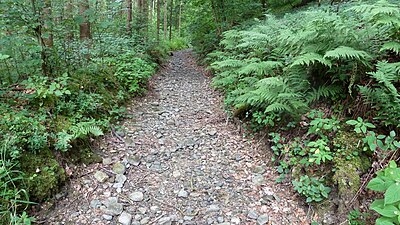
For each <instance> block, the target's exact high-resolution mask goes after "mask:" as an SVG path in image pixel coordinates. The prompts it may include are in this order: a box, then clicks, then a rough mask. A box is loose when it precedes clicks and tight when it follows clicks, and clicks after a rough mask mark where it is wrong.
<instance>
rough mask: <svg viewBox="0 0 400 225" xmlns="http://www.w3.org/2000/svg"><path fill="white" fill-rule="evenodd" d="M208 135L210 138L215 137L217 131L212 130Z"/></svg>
mask: <svg viewBox="0 0 400 225" xmlns="http://www.w3.org/2000/svg"><path fill="white" fill-rule="evenodd" d="M208 134H209V135H210V136H215V135H216V134H217V129H215V128H212V129H211V130H210V131H208Z"/></svg>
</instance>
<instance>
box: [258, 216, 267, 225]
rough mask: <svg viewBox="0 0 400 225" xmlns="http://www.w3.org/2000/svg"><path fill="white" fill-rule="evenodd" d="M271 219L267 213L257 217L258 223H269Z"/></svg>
mask: <svg viewBox="0 0 400 225" xmlns="http://www.w3.org/2000/svg"><path fill="white" fill-rule="evenodd" d="M268 221H269V216H268V215H267V214H263V215H261V216H259V217H258V218H257V225H264V224H267V223H268Z"/></svg>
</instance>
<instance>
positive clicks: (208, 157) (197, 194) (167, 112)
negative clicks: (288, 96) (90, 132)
mask: <svg viewBox="0 0 400 225" xmlns="http://www.w3.org/2000/svg"><path fill="white" fill-rule="evenodd" d="M127 108H128V115H129V116H130V117H131V118H130V119H126V120H125V121H124V122H123V123H122V126H123V128H124V129H123V131H115V132H112V133H110V134H109V135H107V136H105V137H104V138H103V140H101V141H100V143H98V150H97V151H99V152H98V153H99V154H100V156H102V158H103V162H102V163H97V164H92V165H88V166H81V167H80V168H79V170H74V171H67V172H69V173H70V175H71V180H70V182H69V184H68V185H67V186H66V187H65V190H64V191H63V192H62V193H60V194H58V195H57V196H56V198H55V199H54V201H51V202H48V203H45V204H43V205H41V208H42V209H41V210H40V211H39V213H38V220H39V221H41V223H42V224H74V225H78V224H82V225H83V224H85V225H86V224H124V225H127V224H132V225H136V224H164V225H167V224H204V225H205V224H221V225H229V224H232V225H234V224H276V225H278V224H310V222H309V221H310V220H309V219H308V218H307V214H312V213H311V212H308V209H307V208H306V207H305V206H304V205H301V203H299V202H300V201H299V200H298V197H297V195H296V194H295V192H294V191H293V189H292V187H291V185H290V184H288V183H279V184H278V183H276V182H275V179H276V178H277V177H278V174H277V173H276V172H274V171H275V168H273V167H271V163H270V159H271V157H270V153H269V150H268V148H267V147H266V146H265V144H264V143H261V142H260V141H257V140H255V139H254V140H252V139H249V138H245V137H243V134H242V133H241V132H240V130H239V129H238V127H237V126H236V125H235V124H234V123H232V122H231V121H227V116H226V114H225V113H224V110H223V99H222V97H221V95H220V94H219V93H218V92H216V91H214V90H213V89H212V88H211V87H210V79H209V78H208V77H207V76H206V75H205V73H204V72H203V71H202V69H201V68H200V67H198V66H197V65H196V62H195V60H194V58H193V56H192V53H191V51H189V50H184V51H180V52H176V53H174V55H173V56H172V57H171V59H170V61H169V63H168V64H166V65H165V66H164V67H163V69H162V70H161V71H160V72H159V73H158V74H157V75H155V76H154V77H153V78H152V80H151V81H150V89H149V91H148V93H147V94H146V96H144V97H141V98H137V99H135V100H134V101H133V102H132V104H129V105H128V107H127Z"/></svg>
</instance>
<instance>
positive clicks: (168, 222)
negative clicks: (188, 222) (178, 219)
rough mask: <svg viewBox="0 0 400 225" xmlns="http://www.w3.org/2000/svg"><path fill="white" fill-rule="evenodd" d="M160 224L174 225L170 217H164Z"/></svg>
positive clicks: (159, 221)
mask: <svg viewBox="0 0 400 225" xmlns="http://www.w3.org/2000/svg"><path fill="white" fill-rule="evenodd" d="M158 224H159V225H171V224H172V222H171V218H170V217H168V216H167V217H163V218H161V219H159V220H158Z"/></svg>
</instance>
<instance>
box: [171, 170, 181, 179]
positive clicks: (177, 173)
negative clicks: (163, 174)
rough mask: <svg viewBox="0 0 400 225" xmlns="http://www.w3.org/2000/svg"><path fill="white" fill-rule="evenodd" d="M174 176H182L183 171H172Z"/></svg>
mask: <svg viewBox="0 0 400 225" xmlns="http://www.w3.org/2000/svg"><path fill="white" fill-rule="evenodd" d="M172 176H173V177H175V178H178V177H180V176H181V172H179V171H178V170H175V171H174V172H172Z"/></svg>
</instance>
